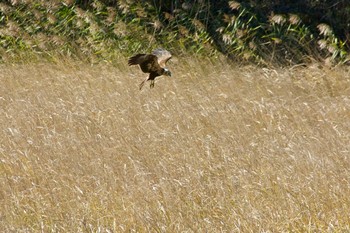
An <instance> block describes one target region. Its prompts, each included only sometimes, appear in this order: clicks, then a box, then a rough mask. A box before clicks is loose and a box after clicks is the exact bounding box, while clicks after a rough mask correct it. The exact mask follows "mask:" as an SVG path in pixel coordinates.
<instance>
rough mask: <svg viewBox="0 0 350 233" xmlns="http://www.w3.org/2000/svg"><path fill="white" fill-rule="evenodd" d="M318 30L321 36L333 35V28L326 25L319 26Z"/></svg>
mask: <svg viewBox="0 0 350 233" xmlns="http://www.w3.org/2000/svg"><path fill="white" fill-rule="evenodd" d="M317 29H318V30H319V31H320V34H321V35H324V36H328V35H331V34H332V29H331V27H330V26H329V25H327V24H325V23H321V24H319V25H317Z"/></svg>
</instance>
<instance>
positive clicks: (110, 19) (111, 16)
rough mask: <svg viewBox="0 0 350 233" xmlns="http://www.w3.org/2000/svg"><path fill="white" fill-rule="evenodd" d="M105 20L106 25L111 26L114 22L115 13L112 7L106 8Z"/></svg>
mask: <svg viewBox="0 0 350 233" xmlns="http://www.w3.org/2000/svg"><path fill="white" fill-rule="evenodd" d="M107 12H108V15H107V18H106V22H107V23H108V24H112V23H114V22H115V20H116V16H117V12H116V11H115V9H114V8H113V7H107Z"/></svg>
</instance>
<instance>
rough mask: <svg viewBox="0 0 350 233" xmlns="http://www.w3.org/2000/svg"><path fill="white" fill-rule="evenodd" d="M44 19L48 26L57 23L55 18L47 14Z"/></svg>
mask: <svg viewBox="0 0 350 233" xmlns="http://www.w3.org/2000/svg"><path fill="white" fill-rule="evenodd" d="M46 17H47V20H48V21H49V23H50V24H55V23H56V22H57V18H56V16H55V15H53V14H52V13H48V14H47V16H46Z"/></svg>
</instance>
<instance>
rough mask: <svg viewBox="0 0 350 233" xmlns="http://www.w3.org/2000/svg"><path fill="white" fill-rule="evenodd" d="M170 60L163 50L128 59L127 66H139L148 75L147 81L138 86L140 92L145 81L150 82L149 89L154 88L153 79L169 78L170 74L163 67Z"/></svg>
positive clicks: (166, 52)
mask: <svg viewBox="0 0 350 233" xmlns="http://www.w3.org/2000/svg"><path fill="white" fill-rule="evenodd" d="M170 58H171V53H170V52H169V51H167V50H165V49H156V50H154V51H153V52H152V54H141V53H139V54H136V55H135V56H132V57H130V58H129V61H128V64H129V66H131V65H139V66H140V68H141V70H142V71H143V72H144V73H149V76H148V78H147V79H145V80H144V81H143V82H142V83H141V84H140V90H141V89H142V87H143V85H144V84H145V82H146V81H148V80H149V81H151V84H150V88H153V87H154V79H155V78H156V77H158V76H161V75H166V76H171V72H170V71H169V70H168V69H167V68H166V67H165V65H166V62H167V61H169V59H170Z"/></svg>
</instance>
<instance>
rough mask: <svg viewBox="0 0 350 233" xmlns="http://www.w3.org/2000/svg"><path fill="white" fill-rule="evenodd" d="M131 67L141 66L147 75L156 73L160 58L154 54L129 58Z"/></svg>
mask: <svg viewBox="0 0 350 233" xmlns="http://www.w3.org/2000/svg"><path fill="white" fill-rule="evenodd" d="M128 64H129V66H131V65H140V67H141V70H142V71H143V72H145V73H150V72H154V71H156V70H158V69H159V64H158V57H157V56H156V55H153V54H141V53H140V54H136V55H135V56H132V57H130V58H129V61H128Z"/></svg>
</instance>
